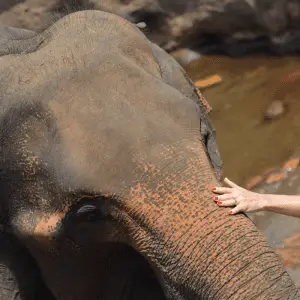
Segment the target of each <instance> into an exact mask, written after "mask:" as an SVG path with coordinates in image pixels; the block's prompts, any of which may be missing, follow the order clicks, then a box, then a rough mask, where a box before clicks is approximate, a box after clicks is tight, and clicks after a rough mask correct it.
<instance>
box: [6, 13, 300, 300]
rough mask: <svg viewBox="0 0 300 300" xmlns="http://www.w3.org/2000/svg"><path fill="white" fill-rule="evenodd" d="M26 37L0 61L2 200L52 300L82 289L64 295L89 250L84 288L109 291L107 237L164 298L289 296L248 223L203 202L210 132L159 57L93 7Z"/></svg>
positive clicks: (287, 284) (211, 171) (212, 153)
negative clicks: (149, 275) (143, 265)
mask: <svg viewBox="0 0 300 300" xmlns="http://www.w3.org/2000/svg"><path fill="white" fill-rule="evenodd" d="M20 43H22V41H20ZM25 44H26V45H28V44H32V45H34V46H32V47H31V48H30V50H28V49H29V48H27V47H25V49H23V50H24V51H21V53H19V54H14V55H6V56H3V57H2V59H1V60H0V67H1V71H2V72H1V73H2V79H1V86H0V91H1V122H0V128H1V136H0V140H1V147H0V155H1V158H2V160H1V162H0V169H1V172H2V174H1V184H0V189H1V195H2V200H1V201H2V203H1V207H2V211H3V212H5V214H4V213H3V216H5V218H4V219H5V220H4V221H3V222H4V223H5V224H6V227H7V231H9V232H11V234H12V235H13V236H15V237H16V238H18V240H19V241H21V242H22V243H23V244H24V245H26V247H27V248H28V249H29V251H30V253H31V255H32V256H33V257H34V258H35V259H36V261H37V264H38V266H39V268H40V270H41V274H42V275H41V276H42V277H43V279H44V280H45V282H46V284H47V285H48V287H49V288H50V289H51V291H52V292H53V294H54V296H55V297H56V298H57V299H63V300H65V299H82V297H84V294H82V295H81V297H80V296H78V293H77V294H76V293H75V292H74V293H75V294H76V295H77V298H76V296H75V295H74V294H72V291H74V290H76V288H78V287H79V286H80V285H86V286H87V287H89V285H92V283H91V280H92V279H91V280H89V279H88V278H89V277H88V274H84V272H83V271H82V272H81V270H80V268H83V269H84V266H85V265H86V264H88V263H91V261H90V260H89V255H93V261H94V266H93V264H91V265H90V269H89V270H91V269H92V268H93V267H94V269H97V270H96V271H98V273H97V274H98V275H97V276H98V277H96V279H95V276H93V280H94V281H93V283H94V285H93V288H94V289H97V288H99V290H100V291H101V292H99V293H98V294H97V295H98V298H97V297H94V298H93V297H92V296H91V297H87V298H88V299H99V297H100V298H101V299H109V300H111V299H119V298H118V297H116V298H114V297H113V296H111V295H112V294H111V293H112V292H113V291H114V289H116V288H117V285H118V281H116V280H115V281H107V278H113V276H112V275H111V274H112V273H110V272H111V270H112V268H111V264H110V263H107V259H108V260H109V261H111V259H110V258H111V256H110V255H109V254H108V253H111V252H113V251H115V250H114V249H116V247H119V245H127V247H129V248H128V249H132V251H134V253H138V255H139V259H140V258H141V257H143V259H144V261H147V263H148V264H149V266H150V267H151V270H153V273H154V274H155V275H154V276H155V278H156V279H157V281H158V282H159V284H160V286H161V287H162V289H163V291H164V296H163V297H165V298H167V299H186V300H187V299H299V298H300V297H299V294H298V292H297V290H296V288H295V286H294V285H293V283H292V281H291V279H290V277H289V276H288V274H287V273H286V271H285V270H284V269H283V268H282V266H281V263H280V261H279V259H278V258H277V256H276V255H275V253H274V252H273V250H272V249H271V248H270V246H269V245H268V244H267V243H266V241H265V239H264V237H263V236H262V234H261V233H260V232H259V231H258V230H257V228H256V227H255V226H254V224H253V223H251V221H250V220H249V219H247V218H246V217H245V216H244V215H236V216H229V215H228V213H227V211H226V210H225V209H224V208H220V207H218V206H217V205H216V204H215V203H214V201H213V200H212V197H213V195H212V193H211V191H210V187H211V186H216V185H220V182H219V179H218V176H217V174H219V171H220V166H221V162H220V159H219V155H218V151H217V147H216V145H215V138H214V130H213V127H212V125H211V124H210V122H209V120H208V119H207V116H206V114H205V109H204V105H203V101H201V99H199V97H198V95H197V93H196V91H195V88H194V86H193V85H192V83H191V82H190V80H189V79H188V78H187V76H186V74H185V72H184V71H183V69H182V68H181V67H180V66H179V65H178V64H177V63H176V62H175V61H174V60H173V59H172V58H171V57H170V56H169V55H168V54H167V53H165V52H164V51H163V50H161V49H160V48H159V47H157V46H155V45H153V44H152V43H151V42H150V41H149V40H148V39H147V38H146V37H145V36H144V35H143V33H142V32H141V31H140V30H139V29H138V28H137V27H136V26H134V25H133V24H131V23H129V22H128V21H126V20H124V19H123V18H121V17H118V16H115V15H113V14H109V13H104V12H100V11H85V12H77V13H74V14H71V15H69V16H66V17H64V18H63V19H61V20H59V21H58V22H56V23H55V24H54V25H52V26H51V27H49V28H48V29H47V30H46V31H44V32H43V33H40V34H37V35H35V36H34V37H29V38H28V39H26V43H25ZM21 48H22V44H21V45H17V49H21ZM199 100H200V101H199ZM91 212H92V213H93V215H92V217H91V214H90V213H91ZM86 215H88V216H89V218H88V219H87V220H83V219H84V216H86ZM82 218H83V219H82ZM76 220H77V221H76ZM78 220H79V222H78ZM80 220H81V221H80ZM82 220H83V221H82ZM66 236H69V237H72V242H70V243H69V244H68V243H67V242H66V244H64V242H65V241H66V239H65V237H66ZM67 244H68V245H67ZM95 245H96V246H95ZM95 247H96V248H97V254H96V255H95V253H96V252H95V253H94V254H91V251H90V249H95ZM66 249H67V251H66ZM50 250H51V251H50ZM64 251H65V252H64ZM116 252H118V251H115V252H114V253H116ZM81 253H84V255H85V256H83V255H81ZM118 253H119V255H121V254H120V252H118ZM124 255H125V254H124ZM128 255H129V254H128ZM117 256H118V255H115V256H114V257H117ZM70 257H72V258H73V259H74V260H71V259H70ZM103 257H104V258H105V259H103ZM75 260H76V263H75V262H74V261H75ZM79 260H80V262H79ZM72 263H74V264H77V266H79V267H78V268H76V270H74V269H73V271H72V272H70V270H72ZM99 269H101V270H99ZM57 270H59V272H58V271H57ZM128 272H129V271H128ZM95 273H96V272H94V273H93V274H95ZM61 274H63V275H61ZM78 274H79V275H78ZM124 274H126V270H125V271H124ZM76 276H77V277H76ZM110 276H111V277H110ZM75 277H76V279H74V281H72V283H73V284H72V285H70V286H69V285H68V280H71V279H72V278H75ZM82 278H84V280H83V279H82ZM76 280H77V281H76ZM112 280H113V279H112ZM140 280H141V281H142V279H140ZM74 282H76V284H74ZM112 282H113V283H114V284H113V285H112ZM104 283H107V284H104ZM108 286H113V287H112V288H111V290H109V291H108V290H107V289H108V288H107V287H108ZM0 289H1V287H0ZM145 297H146V296H144V297H143V296H141V297H140V298H142V299H145ZM124 298H125V297H124ZM140 298H139V299H140ZM126 299H132V298H130V297H129V296H128V298H126ZM153 299H157V298H155V297H154V298H153Z"/></svg>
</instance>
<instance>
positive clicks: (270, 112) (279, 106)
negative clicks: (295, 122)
mask: <svg viewBox="0 0 300 300" xmlns="http://www.w3.org/2000/svg"><path fill="white" fill-rule="evenodd" d="M284 111H285V107H284V104H283V102H282V101H280V100H275V101H273V102H272V103H271V104H270V105H269V107H268V108H267V110H266V111H265V114H264V118H265V120H273V119H276V118H278V117H280V116H281V115H282V114H283V113H284Z"/></svg>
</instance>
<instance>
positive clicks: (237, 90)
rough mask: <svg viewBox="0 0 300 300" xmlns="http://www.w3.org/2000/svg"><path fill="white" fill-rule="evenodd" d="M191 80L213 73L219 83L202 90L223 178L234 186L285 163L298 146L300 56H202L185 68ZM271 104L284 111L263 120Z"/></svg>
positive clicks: (299, 142)
mask: <svg viewBox="0 0 300 300" xmlns="http://www.w3.org/2000/svg"><path fill="white" fill-rule="evenodd" d="M185 69H186V70H187V72H188V74H189V75H190V77H191V78H192V79H193V80H194V81H196V80H199V79H202V78H205V77H207V76H210V75H214V74H218V75H219V76H221V77H222V79H223V81H222V83H220V84H217V85H215V86H213V87H210V88H207V89H205V90H203V91H202V93H203V95H204V96H205V97H206V99H207V100H208V102H209V103H210V105H211V106H212V108H213V110H212V112H211V113H210V118H211V120H212V121H213V124H214V126H215V128H216V130H217V142H218V146H219V149H220V152H221V156H222V159H223V162H224V175H225V176H227V177H229V178H230V179H232V180H233V181H235V182H237V183H239V184H242V185H243V184H245V183H246V181H247V180H248V179H249V178H250V177H252V176H254V175H257V174H260V173H261V172H263V171H264V170H265V169H268V168H269V167H277V166H279V165H281V164H282V162H284V161H285V160H287V159H288V158H289V157H290V156H291V155H292V153H293V151H294V150H295V148H296V147H297V146H298V145H299V144H300V139H299V137H300V57H264V56H252V57H246V58H229V57H225V56H206V57H202V58H200V59H199V60H198V61H195V62H192V63H191V64H190V65H189V66H186V67H185ZM275 100H281V101H283V103H284V105H286V111H285V113H284V114H283V115H281V116H280V117H279V118H278V119H275V120H272V121H268V122H266V121H264V112H265V111H266V109H267V108H268V106H269V105H270V104H271V103H272V102H273V101H275Z"/></svg>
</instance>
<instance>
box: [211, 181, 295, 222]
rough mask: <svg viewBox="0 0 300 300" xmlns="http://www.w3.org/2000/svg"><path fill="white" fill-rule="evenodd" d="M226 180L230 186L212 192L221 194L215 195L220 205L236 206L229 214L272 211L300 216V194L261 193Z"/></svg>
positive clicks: (216, 188) (217, 188)
mask: <svg viewBox="0 0 300 300" xmlns="http://www.w3.org/2000/svg"><path fill="white" fill-rule="evenodd" d="M224 182H225V183H226V184H227V185H228V186H229V187H214V188H212V192H213V193H215V194H219V195H218V196H215V197H214V200H215V201H216V202H217V204H218V205H219V206H224V207H227V206H230V207H234V208H232V209H231V210H230V211H229V214H233V215H234V214H237V213H239V212H257V211H272V212H275V213H279V214H284V215H287V216H292V217H297V218H300V195H295V196H294V195H293V196H290V195H273V194H259V193H255V192H251V191H249V190H246V189H244V188H242V187H240V186H238V185H237V184H236V183H234V182H232V181H230V180H229V179H228V178H225V179H224Z"/></svg>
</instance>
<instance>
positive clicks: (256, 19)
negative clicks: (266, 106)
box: [0, 0, 300, 56]
mask: <svg viewBox="0 0 300 300" xmlns="http://www.w3.org/2000/svg"><path fill="white" fill-rule="evenodd" d="M4 2H5V5H3V4H1V5H0V23H4V24H7V25H11V26H15V27H24V28H28V29H36V30H38V29H40V28H43V27H44V26H45V24H48V23H49V22H51V21H52V20H53V19H54V18H56V17H57V16H62V15H64V14H66V13H67V12H68V11H69V10H70V8H72V7H73V8H74V7H75V9H81V8H96V9H101V10H105V11H109V12H113V13H116V14H118V15H121V16H123V17H125V18H127V19H129V20H130V21H132V22H135V23H138V22H145V23H146V24H147V27H146V28H145V29H143V30H144V32H145V33H146V35H147V36H148V37H149V38H150V39H151V40H153V41H154V42H155V43H157V44H158V45H160V46H161V47H163V48H164V49H165V50H167V51H169V52H172V51H175V50H177V49H180V48H189V49H193V50H197V51H200V52H202V53H226V54H229V55H231V56H238V55H243V54H249V53H253V52H262V51H263V52H266V51H267V52H272V53H277V54H282V53H292V52H298V51H299V50H300V42H299V39H300V22H299V21H300V1H298V0H226V1H224V0H176V1H175V0H23V1H22V0H5V1H4ZM71 10H72V9H71Z"/></svg>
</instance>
